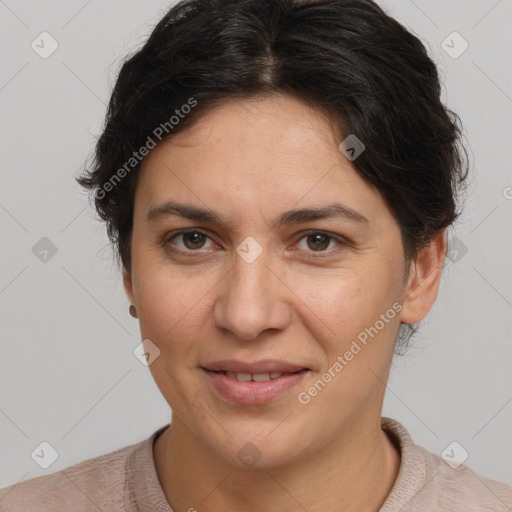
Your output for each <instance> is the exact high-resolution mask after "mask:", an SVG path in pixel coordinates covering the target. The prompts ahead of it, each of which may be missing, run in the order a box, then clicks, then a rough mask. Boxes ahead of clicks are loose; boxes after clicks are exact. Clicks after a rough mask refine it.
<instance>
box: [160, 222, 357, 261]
mask: <svg viewBox="0 0 512 512" xmlns="http://www.w3.org/2000/svg"><path fill="white" fill-rule="evenodd" d="M187 233H200V234H202V235H204V236H206V237H207V238H210V240H212V241H213V242H214V243H216V244H217V242H215V240H213V238H212V236H210V235H209V230H207V229H202V228H185V229H179V230H177V231H173V232H171V233H168V234H166V235H164V237H163V238H162V244H163V246H164V247H165V246H167V244H168V242H170V241H171V240H172V239H173V238H176V237H178V236H180V235H184V234H187ZM314 234H321V235H326V236H327V237H329V238H331V239H333V240H336V241H337V242H338V244H339V245H338V246H337V247H335V248H334V249H330V250H329V251H318V252H315V251H311V252H310V253H309V254H310V256H306V257H311V258H321V257H328V256H331V255H333V254H336V253H337V252H339V251H340V250H341V249H340V246H341V247H342V248H343V247H347V246H350V245H351V243H350V241H349V240H347V239H346V238H345V237H343V236H341V235H336V234H334V233H331V232H330V231H324V230H321V229H307V230H305V231H301V232H300V233H298V235H299V236H298V238H297V240H296V241H295V242H294V245H296V244H297V243H298V242H299V241H300V240H302V239H303V238H304V237H306V236H308V235H314ZM217 245H219V244H217ZM171 250H172V251H173V252H177V253H181V254H185V255H187V254H194V253H195V254H198V255H200V254H202V253H204V252H205V251H204V250H201V249H198V250H197V251H194V250H191V249H188V250H187V249H180V248H173V249H171ZM294 250H295V249H294ZM323 255H325V256H323Z"/></svg>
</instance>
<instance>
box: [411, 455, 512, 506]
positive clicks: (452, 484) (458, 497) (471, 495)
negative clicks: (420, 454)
mask: <svg viewBox="0 0 512 512" xmlns="http://www.w3.org/2000/svg"><path fill="white" fill-rule="evenodd" d="M421 449H422V450H423V451H424V455H425V459H426V461H427V464H428V466H429V468H430V473H431V477H432V481H433V482H435V485H434V487H435V488H437V489H438V497H437V501H438V506H439V507H445V509H446V510H464V511H466V512H476V511H484V510H485V511H496V512H498V511H503V512H505V511H510V510H511V509H512V487H511V486H510V485H507V484H505V483H503V482H498V481H496V480H491V479H490V478H486V477H484V476H482V475H479V474H478V473H476V472H475V471H473V470H472V469H471V468H470V467H468V466H466V465H465V464H460V465H457V464H453V463H452V465H453V467H452V466H450V465H449V464H448V463H447V462H446V461H445V460H444V459H443V458H442V457H440V456H439V455H437V454H435V453H432V452H429V451H428V450H426V449H425V448H422V447H421Z"/></svg>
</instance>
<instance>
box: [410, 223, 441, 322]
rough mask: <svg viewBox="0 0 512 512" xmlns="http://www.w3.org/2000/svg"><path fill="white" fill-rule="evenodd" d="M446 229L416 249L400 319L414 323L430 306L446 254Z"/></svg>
mask: <svg viewBox="0 0 512 512" xmlns="http://www.w3.org/2000/svg"><path fill="white" fill-rule="evenodd" d="M446 249H447V242H446V229H443V230H442V231H440V232H439V233H438V234H437V235H436V236H435V238H433V239H432V240H431V241H430V243H429V245H428V246H427V247H425V248H423V249H420V250H419V251H418V254H417V256H416V258H415V260H414V261H413V262H412V263H411V268H410V272H409V278H408V281H407V287H406V290H405V298H404V301H403V309H402V311H401V314H400V320H401V321H402V322H404V323H406V324H414V323H416V322H419V321H420V320H422V319H423V318H425V317H426V316H427V314H428V312H429V311H430V309H431V308H432V306H433V304H434V302H435V300H436V297H437V293H438V290H439V283H440V282H441V275H442V270H443V263H444V259H445V256H446Z"/></svg>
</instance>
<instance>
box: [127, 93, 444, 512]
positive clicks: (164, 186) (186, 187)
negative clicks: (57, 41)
mask: <svg viewBox="0 0 512 512" xmlns="http://www.w3.org/2000/svg"><path fill="white" fill-rule="evenodd" d="M341 140H342V139H340V138H339V135H337V134H336V131H335V129H334V127H333V125H332V123H330V122H329V120H328V119H327V118H326V117H325V116H324V115H323V114H322V113H321V112H319V111H318V110H316V109H313V108H311V107H310V106H307V105H305V104H303V103H302V102H300V101H299V100H297V99H295V98H292V97H289V96H285V95H273V96H267V97H262V98H259V99H251V100H247V99H244V100H233V101H229V102H227V103H225V104H224V105H222V106H221V107H219V108H218V109H216V110H214V111H212V112H210V113H209V114H207V115H205V116H202V117H201V118H200V120H199V121H197V122H196V123H195V124H193V125H192V126H191V127H189V128H187V129H186V130H184V131H182V132H179V133H177V134H175V135H173V136H172V137H171V138H169V139H167V140H166V141H164V142H163V143H161V144H160V145H159V146H157V147H156V148H155V149H153V150H152V151H151V152H150V154H149V155H148V156H147V158H146V159H145V161H144V163H143V167H142V170H141V175H140V180H139V182H138V186H137V191H136V196H135V206H134V226H133V236H132V242H131V243H132V245H131V256H132V268H131V271H130V272H128V271H125V272H124V286H125V289H126V293H127V295H128V297H129V299H130V302H131V303H132V304H134V305H135V307H136V309H137V315H138V318H139V322H140V329H141V334H142V339H150V340H151V341H152V342H153V343H154V344H155V345H156V346H157V347H158V349H159V350H160V354H159V356H158V357H157V358H156V359H155V360H154V361H153V362H152V363H151V364H150V371H151V373H152V375H153V377H154V379H155V382H156V384H157V385H158V387H159V389H160V391H161V392H162V394H163V396H164V397H165V399H166V400H167V402H168V404H169V406H170V407H171V408H172V412H173V414H172V422H171V426H170V427H169V428H168V429H167V430H165V431H164V433H163V434H162V435H161V436H160V437H159V438H158V440H157V442H156V443H155V448H154V458H155V466H156V470H157V474H158V478H159V480H160V483H161V486H162V489H163V491H164V493H165V495H166V497H167V500H168V501H169V504H170V505H171V507H172V508H173V510H175V511H182V510H183V511H186V510H189V509H191V508H195V509H197V510H199V511H200V512H209V511H218V510H244V511H256V510H257V511H261V510H264V511H268V512H273V511H276V512H277V511H279V512H282V511H292V510H293V511H296V510H303V509H306V510H308V511H310V512H316V511H321V510H322V511H323V510H344V511H356V510H358V511H360V510H367V511H372V510H375V511H377V510H378V509H379V508H380V506H381V505H382V504H383V503H384V501H385V499H386V497H387V496H388V494H389V493H390V491H391V489H392V487H393V484H394V482H395V480H396V477H397V474H398V470H399V467H400V454H399V452H398V450H397V449H396V448H395V446H394V445H393V443H392V442H391V441H390V439H389V438H388V436H387V435H386V434H385V433H384V431H383V430H382V429H381V427H380V418H381V411H382V403H383V399H384V392H385V389H386V387H385V383H386V382H387V379H388V374H389V369H390V365H391V361H392V356H393V349H394V344H395V340H396V336H397V333H398V330H399V326H400V321H403V322H406V323H415V322H418V321H420V320H421V319H423V318H424V317H425V315H426V314H427V313H428V311H429V310H430V308H431V307H432V305H433V303H434V301H435V299H436V296H437V292H438V287H439V281H440V277H441V269H442V264H443V260H444V257H445V254H446V232H445V231H442V232H441V233H439V234H438V235H437V236H436V237H435V238H434V239H433V240H432V242H431V243H430V245H429V246H428V247H426V248H424V249H422V250H421V251H419V253H418V256H417V258H416V259H415V260H414V261H413V262H412V264H411V265H410V266H407V265H406V261H405V260H404V252H403V245H402V239H401V234H400V229H399V226H398V224H397V223H396V221H395V219H394V218H393V216H392V213H391V210H390V209H389V208H388V207H387V205H386V203H385V202H384V200H383V198H382V197H381V195H380V194H379V193H378V191H377V190H376V189H374V188H372V187H370V186H369V185H368V184H367V183H366V182H365V181H364V180H363V179H362V178H361V177H360V176H359V175H358V173H357V172H356V171H355V169H354V167H353V164H352V163H351V162H350V161H349V160H348V159H347V158H346V157H345V156H344V155H343V153H342V152H341V151H339V149H338V145H339V143H340V142H341ZM168 200H173V201H179V202H183V203H189V204H193V205H196V206H199V207H203V208H204V207H206V208H208V209H211V210H213V211H215V212H218V213H219V214H220V215H222V216H223V217H224V218H225V219H226V220H227V223H226V224H213V225H210V224H205V223H203V222H198V221H194V220H189V219H184V218H180V217H177V216H172V217H171V216H167V217H161V218H158V219H156V220H154V221H151V222H149V221H148V220H147V219H146V214H147V212H148V211H149V209H150V208H151V207H153V206H156V205H159V204H161V203H163V202H165V201H168ZM332 202H340V203H342V204H344V205H346V206H348V207H350V208H352V209H354V210H356V211H357V212H359V213H360V214H362V215H364V216H365V217H366V218H367V219H368V222H367V223H357V222H354V221H350V220H347V219H342V218H330V219H323V220H315V221H312V222H311V221H308V222H305V223H301V224H297V225H285V226H281V227H272V221H273V220H274V219H275V218H276V217H277V216H278V215H279V214H280V213H282V212H284V211H287V210H291V209H293V208H299V207H300V208H304V207H317V206H325V205H327V204H329V203H332ZM185 228H196V229H198V230H199V231H200V232H202V233H204V234H205V237H203V238H201V237H198V238H196V239H194V238H190V237H188V238H187V236H183V235H181V236H177V237H175V238H172V234H173V233H175V232H176V231H177V230H179V229H185ZM310 229H312V230H315V231H316V230H318V231H320V232H321V233H317V236H318V234H327V235H330V237H328V238H327V239H325V240H322V239H320V241H317V240H316V239H315V237H314V233H313V236H312V235H311V234H309V235H308V234H306V235H304V234H303V232H304V231H306V230H310ZM166 235H167V238H165V236H166ZM169 235H170V236H169ZM248 236H251V237H253V238H254V239H255V240H256V241H257V242H258V243H259V244H260V246H261V248H262V251H263V252H262V253H261V254H260V256H259V257H258V258H257V259H256V260H255V261H253V262H252V263H250V264H249V263H247V262H246V261H245V260H244V259H243V258H242V257H240V256H239V255H238V254H237V252H236V248H237V247H238V246H239V244H241V242H242V241H243V240H244V239H245V238H246V237H248ZM336 236H340V237H344V238H345V239H346V243H344V242H343V241H338V240H337V239H336V238H335V237H336ZM196 237H197V235H196ZM162 238H164V240H163V241H162ZM171 238H172V241H171ZM173 244H174V245H173ZM172 247H174V248H175V249H177V250H179V249H181V250H182V251H184V254H182V255H178V253H176V252H172V250H171V248H172ZM337 249H340V250H339V251H338V252H336V250H337ZM194 251H196V252H194ZM197 253H199V256H198V255H197ZM315 255H317V256H318V255H320V256H322V255H323V256H324V257H323V258H316V259H308V256H315ZM394 303H399V304H401V305H402V309H401V311H400V312H399V313H397V314H396V316H395V317H394V318H393V319H392V320H389V322H388V323H386V324H385V326H384V328H382V329H381V330H380V331H379V332H378V334H377V335H376V336H374V337H373V339H372V338H370V339H369V342H368V344H367V345H366V346H364V348H362V350H361V351H360V352H359V353H358V354H357V355H355V356H354V358H353V359H352V360H351V361H350V362H348V364H347V365H346V366H345V367H344V368H343V370H342V371H341V372H339V373H338V374H337V375H336V377H334V378H333V379H332V380H331V382H329V383H328V384H327V385H326V386H325V387H324V388H323V389H322V390H321V391H320V392H318V394H317V395H316V396H315V397H313V398H312V399H311V401H310V402H309V403H308V404H306V405H304V404H302V403H300V402H299V400H298V399H297V395H298V393H299V392H301V391H304V390H306V391H307V390H308V388H309V387H311V386H312V385H313V383H314V382H315V381H317V380H318V379H319V377H321V376H322V375H323V374H324V373H325V372H326V371H327V370H328V368H329V367H331V366H332V365H333V363H334V362H335V361H336V359H337V357H338V356H339V355H343V354H344V353H345V352H346V351H347V350H348V349H349V347H350V344H351V343H352V341H353V340H355V339H356V338H357V336H358V334H359V333H361V332H362V331H364V329H365V328H368V327H370V326H373V325H375V323H376V321H377V320H378V319H379V317H380V315H381V314H384V313H386V311H388V310H389V309H390V308H391V307H392V305H393V304H394ZM265 358H273V359H280V360H284V361H288V362H291V363H296V364H299V365H301V366H304V367H308V368H310V370H311V371H310V372H309V373H308V374H306V376H305V377H304V379H303V381H302V382H301V383H300V384H299V385H298V386H297V387H296V388H294V389H293V390H291V391H288V392H286V393H285V394H284V395H282V396H280V397H279V398H278V399H276V400H274V401H272V402H271V403H269V404H264V405H257V406H245V405H239V404H234V403H231V402H229V401H228V400H226V399H224V398H223V397H222V396H221V395H219V394H218V393H217V392H216V390H215V389H214V388H213V386H212V385H211V383H210V380H209V378H208V376H207V375H206V374H205V373H204V372H203V370H201V369H200V366H201V365H205V364H206V363H207V362H212V361H215V360H219V359H241V360H245V361H255V360H259V359H265ZM248 442H251V443H253V444H254V445H255V446H256V447H257V450H258V452H259V453H260V454H261V458H260V459H259V461H258V462H257V463H256V464H255V465H253V466H251V467H248V466H247V465H245V464H244V463H243V462H242V461H241V460H240V459H239V457H238V456H237V453H238V452H239V450H240V449H241V448H242V447H243V446H244V445H246V443H248ZM369 490H371V492H368V491H369Z"/></svg>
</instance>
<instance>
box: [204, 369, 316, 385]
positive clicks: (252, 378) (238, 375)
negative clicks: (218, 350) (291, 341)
mask: <svg viewBox="0 0 512 512" xmlns="http://www.w3.org/2000/svg"><path fill="white" fill-rule="evenodd" d="M204 370H206V371H207V372H211V373H217V374H220V375H225V376H226V377H228V378H229V379H232V380H236V381H238V382H267V381H269V380H274V379H279V378H280V377H283V376H288V375H295V374H297V373H301V372H306V371H309V368H304V369H303V370H297V371H295V372H268V373H243V372H228V371H222V370H218V371H217V370H209V369H208V368H204Z"/></svg>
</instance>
